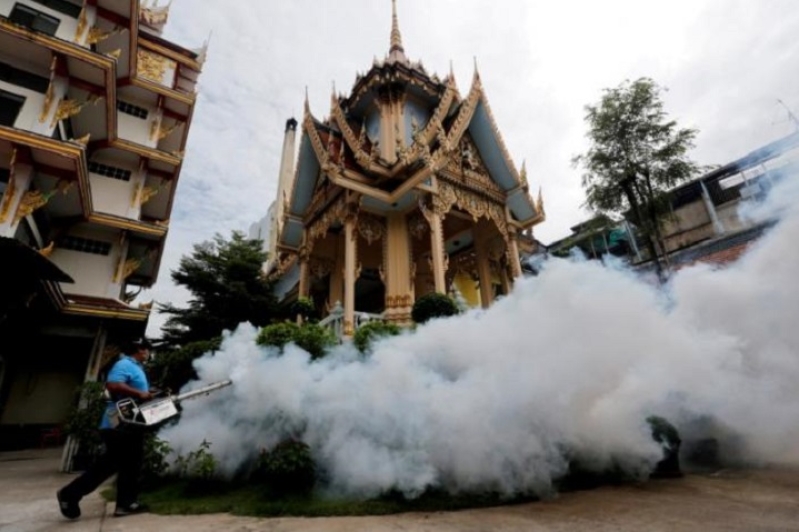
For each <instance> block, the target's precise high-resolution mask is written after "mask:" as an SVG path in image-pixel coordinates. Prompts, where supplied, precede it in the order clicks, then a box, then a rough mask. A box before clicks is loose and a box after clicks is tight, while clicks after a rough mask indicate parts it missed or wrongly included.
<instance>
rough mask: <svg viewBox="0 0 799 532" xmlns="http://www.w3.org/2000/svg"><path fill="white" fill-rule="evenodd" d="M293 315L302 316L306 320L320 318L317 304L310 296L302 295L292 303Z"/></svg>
mask: <svg viewBox="0 0 799 532" xmlns="http://www.w3.org/2000/svg"><path fill="white" fill-rule="evenodd" d="M291 314H292V316H298V315H299V316H302V317H303V318H305V319H306V320H316V319H318V318H319V316H318V313H317V312H316V305H314V302H313V299H311V298H310V297H300V298H297V301H295V302H294V303H292V304H291Z"/></svg>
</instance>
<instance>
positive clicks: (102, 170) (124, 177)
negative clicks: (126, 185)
mask: <svg viewBox="0 0 799 532" xmlns="http://www.w3.org/2000/svg"><path fill="white" fill-rule="evenodd" d="M89 172H92V173H93V174H99V175H101V176H105V177H110V178H111V179H119V180H120V181H130V175H131V171H130V170H125V169H124V168H117V167H116V166H108V165H107V164H102V163H96V162H90V163H89Z"/></svg>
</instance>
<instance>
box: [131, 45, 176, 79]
mask: <svg viewBox="0 0 799 532" xmlns="http://www.w3.org/2000/svg"><path fill="white" fill-rule="evenodd" d="M136 58H137V61H138V63H137V66H136V73H137V74H138V75H139V76H141V77H143V78H145V79H149V80H150V81H155V82H156V83H162V82H163V79H164V74H165V73H166V71H167V70H168V69H170V68H171V69H174V68H176V67H177V65H176V64H175V62H174V61H172V60H171V59H167V58H166V57H164V56H162V55H159V54H156V53H153V52H150V51H147V50H142V49H141V48H139V50H138V51H137V53H136Z"/></svg>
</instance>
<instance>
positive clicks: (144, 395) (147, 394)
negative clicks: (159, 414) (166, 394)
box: [139, 392, 155, 401]
mask: <svg viewBox="0 0 799 532" xmlns="http://www.w3.org/2000/svg"><path fill="white" fill-rule="evenodd" d="M154 395H155V394H153V393H152V392H139V399H140V400H142V401H149V400H150V399H152V398H153V396H154Z"/></svg>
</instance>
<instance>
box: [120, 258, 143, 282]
mask: <svg viewBox="0 0 799 532" xmlns="http://www.w3.org/2000/svg"><path fill="white" fill-rule="evenodd" d="M141 264H142V261H141V259H128V260H126V261H125V264H124V265H123V266H122V271H121V272H120V275H119V276H118V277H117V281H125V280H127V279H128V277H130V276H131V275H133V273H134V272H135V271H136V270H138V269H139V268H140V267H141Z"/></svg>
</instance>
